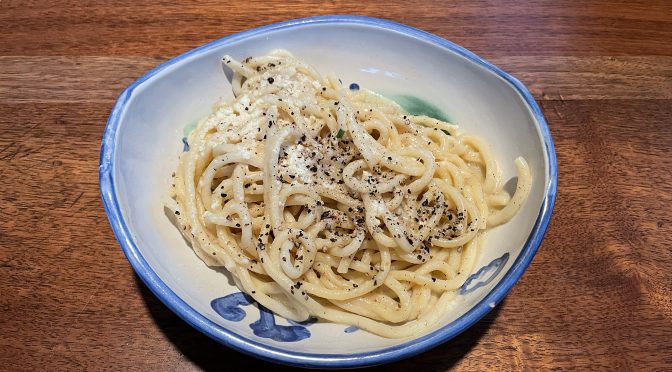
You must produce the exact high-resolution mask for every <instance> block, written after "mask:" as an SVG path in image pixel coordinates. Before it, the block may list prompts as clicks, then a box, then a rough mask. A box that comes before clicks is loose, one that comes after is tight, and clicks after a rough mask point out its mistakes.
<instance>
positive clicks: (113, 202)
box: [99, 15, 558, 368]
mask: <svg viewBox="0 0 672 372" xmlns="http://www.w3.org/2000/svg"><path fill="white" fill-rule="evenodd" d="M309 24H354V25H365V26H373V27H376V28H379V29H385V30H389V31H394V32H398V33H401V34H404V35H407V36H410V37H413V38H415V39H418V40H421V41H425V42H430V43H432V44H434V45H436V46H438V47H441V48H445V49H448V50H450V51H452V52H454V53H456V54H458V55H460V56H462V57H465V58H467V59H469V60H470V61H472V62H474V63H476V64H478V65H480V66H483V67H485V68H487V69H488V70H490V71H492V72H494V73H495V74H497V75H498V76H499V77H501V78H502V79H504V80H506V81H507V82H508V83H510V84H511V85H512V86H513V87H514V88H515V89H516V91H517V92H518V93H519V94H520V95H521V96H522V97H523V99H524V100H525V102H526V103H527V106H528V108H529V109H530V111H531V112H532V113H533V115H534V117H535V119H536V121H537V123H538V126H539V131H540V132H541V135H542V137H543V140H544V144H545V146H546V156H547V158H548V174H547V176H548V179H549V183H548V186H547V188H546V192H545V198H544V201H543V203H542V206H541V209H540V211H539V215H538V217H537V220H536V221H535V224H534V227H533V229H532V232H531V234H530V236H529V237H528V239H527V241H526V242H525V245H524V246H523V249H522V251H521V253H520V255H519V256H518V258H517V259H516V260H515V262H514V263H513V265H512V266H511V268H510V269H509V270H508V272H507V273H506V274H505V276H504V278H502V280H501V281H500V282H499V283H498V284H497V285H496V286H495V287H494V288H493V289H492V291H491V292H490V293H488V294H487V295H486V296H485V298H483V300H481V301H480V302H479V303H478V304H476V306H474V307H473V308H472V309H470V310H469V311H468V312H467V313H466V314H464V315H463V316H461V317H460V318H458V319H457V320H455V321H453V322H452V323H450V324H447V325H445V326H444V327H442V328H440V329H437V330H435V331H434V332H432V333H430V334H428V335H426V336H423V337H421V338H418V339H414V340H411V341H409V342H406V343H404V344H401V345H397V346H393V347H389V348H385V349H382V350H378V351H374V352H369V353H356V354H311V353H303V352H297V351H294V350H291V347H289V348H287V349H281V348H277V347H274V346H269V345H266V344H262V343H260V342H257V341H255V340H252V339H248V338H245V337H242V336H240V335H238V334H236V333H234V332H232V331H230V330H228V329H226V328H224V327H221V326H220V325H218V324H216V323H214V322H212V321H210V320H208V319H207V318H205V317H204V316H203V315H201V314H200V313H198V312H197V311H196V310H194V309H193V308H192V307H191V306H189V305H188V304H187V303H186V302H184V301H183V300H182V299H181V298H179V297H178V296H177V295H176V294H175V293H174V292H173V291H172V290H171V289H170V288H169V287H168V286H167V285H166V284H165V283H164V282H163V281H162V280H161V279H160V278H159V277H158V275H157V274H156V273H155V272H154V271H153V270H152V268H151V267H150V266H149V264H148V263H147V261H146V260H145V259H144V257H143V256H142V254H141V253H140V250H139V249H138V247H137V245H136V243H135V241H134V240H133V238H132V236H131V233H130V230H129V229H128V226H127V224H126V221H125V219H124V217H123V214H122V211H121V208H120V206H119V201H118V199H117V195H116V191H115V183H114V156H115V144H116V139H117V130H118V129H119V125H120V119H121V117H122V114H123V113H124V111H125V110H126V107H127V104H128V102H129V100H130V98H131V96H132V94H133V91H134V90H135V89H136V88H137V87H138V86H139V85H141V84H142V83H143V82H145V81H146V80H148V79H150V78H151V77H153V76H154V75H156V74H157V73H158V72H160V71H162V70H164V69H166V68H168V67H169V66H171V65H173V64H175V63H178V62H180V61H182V60H184V59H186V58H189V57H191V56H194V55H197V54H199V53H203V52H205V51H207V50H210V49H212V48H215V47H219V46H222V45H226V44H229V43H232V42H235V41H239V40H242V39H246V38H249V37H252V36H257V35H259V34H263V33H266V32H269V31H277V30H282V29H287V28H292V27H295V26H302V25H309ZM557 179H558V175H557V160H556V156H555V148H554V146H553V139H552V138H551V133H550V131H549V128H548V124H547V123H546V119H545V118H544V115H543V114H542V112H541V109H540V108H539V106H538V105H537V103H536V102H535V100H534V98H533V97H532V95H531V94H530V92H529V91H528V90H527V88H525V86H524V85H523V84H522V83H521V82H520V81H518V80H517V79H516V78H514V77H512V76H511V75H509V74H508V73H506V72H504V71H502V70H501V69H500V68H498V67H497V66H495V65H493V64H491V63H490V62H488V61H486V60H484V59H482V58H480V57H479V56H477V55H475V54H474V53H472V52H470V51H468V50H467V49H465V48H463V47H461V46H459V45H456V44H454V43H452V42H450V41H447V40H445V39H443V38H441V37H438V36H436V35H433V34H430V33H428V32H425V31H421V30H418V29H416V28H413V27H410V26H406V25H403V24H399V23H396V22H392V21H387V20H383V19H378V18H371V17H360V16H347V15H331V16H320V17H310V18H301V19H295V20H290V21H286V22H281V23H276V24H272V25H268V26H263V27H259V28H255V29H252V30H248V31H245V32H241V33H238V34H233V35H230V36H227V37H224V38H221V39H219V40H215V41H213V42H210V43H208V44H205V45H203V46H201V47H198V48H196V49H193V50H191V51H189V52H186V53H184V54H182V55H180V56H178V57H176V58H173V59H171V60H169V61H167V62H165V63H163V64H162V65H160V66H158V67H156V68H154V69H153V70H151V71H149V72H148V73H147V74H145V75H144V76H142V77H141V78H140V79H138V80H137V81H135V82H134V83H133V84H131V85H130V86H128V87H127V88H126V89H125V90H124V91H123V92H122V93H121V94H120V95H119V98H118V99H117V101H116V103H115V105H114V108H113V109H112V112H111V114H110V117H109V118H108V121H107V125H106V127H105V132H104V134H103V139H102V145H101V149H100V165H99V180H100V193H101V197H102V199H103V204H104V206H105V212H106V213H107V217H108V219H109V220H110V224H111V225H112V230H113V231H114V235H115V236H116V238H117V240H118V241H119V244H120V245H121V248H122V250H123V251H124V254H125V255H126V257H127V258H128V260H129V261H130V263H131V266H132V267H133V269H134V270H135V271H136V273H137V274H138V275H139V276H140V278H141V279H142V280H143V281H144V282H145V284H146V285H147V286H148V287H149V289H150V290H151V291H152V292H153V293H154V294H155V295H156V296H157V297H158V298H159V299H160V300H161V301H162V302H163V303H164V304H165V305H166V306H168V307H169V308H170V309H171V310H172V311H174V312H175V313H176V314H177V315H179V316H180V317H181V318H182V319H184V320H185V321H186V322H187V323H189V324H190V325H191V326H193V327H194V328H196V329H198V330H199V331H201V332H203V333H204V334H206V335H208V336H209V337H211V338H213V339H215V340H217V341H219V342H221V343H222V344H224V345H227V346H229V347H232V348H234V349H236V350H238V351H241V352H243V353H246V354H249V355H252V356H256V357H259V358H261V359H264V360H268V361H272V362H279V363H283V364H288V365H292V366H299V367H321V368H352V367H363V366H369V365H376V364H382V363H388V362H392V361H395V360H399V359H402V358H407V357H410V356H412V355H416V354H419V353H421V352H423V351H426V350H428V349H430V348H432V347H434V346H437V345H439V344H441V343H443V342H445V341H447V340H449V339H451V338H453V337H455V336H457V335H458V334H459V333H461V332H463V331H464V330H466V329H467V328H469V327H470V326H471V325H472V324H474V323H476V322H477V321H478V320H479V319H481V318H482V317H483V316H485V315H486V314H487V313H488V312H490V310H492V308H491V307H490V306H489V304H491V303H495V304H499V303H500V302H501V301H502V299H503V298H504V296H506V294H507V293H508V292H509V291H510V290H511V288H512V287H513V285H514V284H515V283H516V282H517V281H518V278H520V276H521V275H522V274H523V272H524V271H525V269H526V268H527V266H528V265H529V264H530V262H531V261H532V258H533V257H534V255H535V253H536V252H537V249H538V248H539V245H540V244H541V241H542V239H543V237H544V233H545V232H546V228H547V227H548V223H549V221H550V219H551V214H552V212H553V206H554V204H555V197H556V193H557Z"/></svg>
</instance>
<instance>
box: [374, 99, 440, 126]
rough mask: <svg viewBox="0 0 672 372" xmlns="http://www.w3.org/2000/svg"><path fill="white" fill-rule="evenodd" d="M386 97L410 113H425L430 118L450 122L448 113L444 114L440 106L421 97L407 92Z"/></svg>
mask: <svg viewBox="0 0 672 372" xmlns="http://www.w3.org/2000/svg"><path fill="white" fill-rule="evenodd" d="M387 97H388V98H390V99H392V100H393V101H395V102H396V103H397V104H399V106H401V107H402V108H403V109H404V110H405V111H406V112H408V113H409V114H411V115H425V116H429V117H430V118H434V119H438V120H442V121H447V122H451V123H452V121H451V120H450V118H449V117H448V115H446V114H445V113H444V112H443V111H442V110H441V109H440V108H438V107H436V106H435V105H433V104H431V103H429V102H427V101H425V100H424V99H422V98H419V97H416V96H411V95H407V94H395V95H389V96H387Z"/></svg>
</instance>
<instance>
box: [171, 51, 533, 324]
mask: <svg viewBox="0 0 672 372" xmlns="http://www.w3.org/2000/svg"><path fill="white" fill-rule="evenodd" d="M223 63H224V64H225V66H227V67H228V68H230V69H231V70H233V71H234V75H233V79H232V85H233V92H234V95H235V99H234V100H233V101H231V102H222V103H219V104H218V105H217V106H216V107H215V110H214V113H213V114H212V115H210V116H208V117H206V118H204V119H203V120H201V121H200V123H199V125H198V126H197V128H196V129H195V130H194V131H193V132H192V133H191V134H190V135H189V138H188V143H189V150H188V151H186V152H184V153H183V154H182V155H181V157H180V161H179V165H178V168H177V170H176V172H175V174H174V188H173V189H172V198H171V199H170V200H169V201H168V202H167V206H168V208H170V209H171V210H172V211H173V212H174V213H175V215H176V219H177V223H178V224H179V227H180V229H181V230H182V233H183V235H184V236H185V238H186V239H187V240H188V241H189V242H190V243H191V246H192V248H193V250H194V251H195V252H196V253H197V254H198V255H199V257H200V258H201V259H202V260H203V261H205V262H206V263H207V264H208V265H213V266H222V265H223V266H225V267H226V269H227V270H228V271H229V272H231V274H232V275H233V277H234V279H235V281H236V284H237V285H238V287H239V288H240V289H241V290H243V291H244V292H246V293H247V294H249V295H250V296H252V297H253V298H254V299H255V300H257V301H258V302H259V303H260V304H262V305H263V306H265V307H267V308H269V309H271V310H272V311H273V312H275V313H277V314H279V315H281V316H284V317H286V318H289V319H293V320H305V319H306V318H307V317H308V316H310V315H313V316H317V317H319V318H322V319H326V320H329V321H333V322H338V323H344V324H350V325H356V326H357V327H360V328H363V329H365V330H368V331H370V332H372V333H375V334H378V335H381V336H384V337H406V336H411V335H415V334H417V333H420V332H422V331H424V330H426V329H427V328H429V327H431V326H432V325H434V324H435V323H436V322H437V321H438V320H439V319H441V317H442V316H444V315H445V313H446V311H448V308H449V304H450V302H451V300H452V299H453V298H454V297H455V296H456V290H457V289H458V288H459V287H460V286H461V285H462V284H463V283H464V281H465V279H466V278H467V276H468V275H469V274H470V273H471V272H472V270H473V268H474V263H475V261H476V259H477V256H478V253H479V249H480V247H481V245H482V243H483V238H484V232H485V230H486V229H487V228H489V227H492V226H496V225H499V224H502V223H504V222H506V221H508V220H509V219H510V218H511V217H512V216H513V215H514V214H515V213H516V212H517V210H518V208H519V207H520V206H521V204H522V203H524V201H525V200H526V198H527V196H528V194H529V191H530V187H531V177H530V171H529V169H528V166H527V163H526V162H525V160H524V159H523V158H522V157H519V158H517V159H516V160H515V165H516V167H517V170H518V185H517V190H516V192H515V194H514V195H513V197H510V196H509V195H508V194H507V193H506V192H505V191H503V190H502V180H501V174H500V170H499V168H498V166H497V162H496V161H495V159H494V158H493V156H492V153H491V151H490V149H489V146H488V144H486V143H485V141H483V140H482V139H479V138H477V137H475V136H472V135H468V134H462V133H460V132H459V131H458V129H457V127H456V126H454V125H451V124H449V123H446V122H442V121H438V120H436V119H432V118H429V117H425V116H412V115H409V114H407V113H405V112H404V111H403V110H402V109H401V108H400V107H399V106H398V105H396V104H395V103H394V102H392V101H390V100H387V99H385V98H383V97H381V96H378V95H376V94H374V93H372V92H370V91H366V90H363V89H362V90H349V89H344V88H343V87H342V85H341V83H340V82H339V80H338V79H336V78H335V77H333V76H327V77H326V78H321V77H320V76H319V75H318V73H317V72H316V71H315V70H313V68H311V67H310V66H308V65H307V64H305V63H303V62H302V61H300V60H299V59H297V58H295V57H294V56H292V55H291V54H290V53H288V52H286V51H282V50H278V51H273V52H271V53H270V54H269V55H267V56H263V57H258V58H247V59H245V60H244V61H242V62H239V61H236V60H234V59H233V58H232V57H229V56H225V57H224V59H223Z"/></svg>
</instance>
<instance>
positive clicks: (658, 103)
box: [0, 0, 672, 371]
mask: <svg viewBox="0 0 672 372" xmlns="http://www.w3.org/2000/svg"><path fill="white" fill-rule="evenodd" d="M179 3H180V2H162V3H160V2H147V3H145V4H136V2H135V1H114V2H113V1H109V2H101V1H89V2H84V1H68V2H66V1H63V2H55V1H1V2H0V35H1V36H0V369H3V370H4V369H7V370H64V369H67V370H72V369H85V370H97V369H113V370H126V369H129V370H147V369H150V370H168V371H169V370H179V371H182V370H192V369H199V368H202V369H222V368H227V369H234V370H235V369H236V368H239V367H236V368H232V367H231V365H232V363H236V365H241V366H242V365H245V366H247V368H246V369H247V370H252V369H251V368H253V367H261V368H263V367H268V366H269V365H268V364H266V363H264V362H261V361H257V360H256V359H253V358H251V357H248V356H245V355H242V354H239V353H237V352H235V351H233V350H230V349H228V348H226V347H223V346H220V345H219V344H217V343H215V342H214V341H211V340H210V339H208V338H207V337H206V336H203V335H201V334H200V333H198V332H197V331H195V330H193V329H192V328H191V327H190V326H188V325H187V324H186V323H184V322H183V321H181V320H180V319H179V318H178V317H177V316H175V315H174V314H173V313H172V312H170V311H169V310H168V309H167V308H166V307H165V306H164V305H163V304H162V303H161V302H160V301H159V300H157V298H156V297H154V296H153V295H152V294H151V293H150V292H149V290H148V289H147V288H146V287H145V286H144V285H143V284H142V283H140V282H139V280H138V279H137V277H136V276H135V274H134V273H133V271H132V269H131V268H130V266H129V264H128V262H127V261H126V259H125V257H124V255H123V253H122V252H121V249H120V248H119V245H118V244H117V242H116V240H115V239H114V236H113V234H112V231H111V229H110V227H109V224H108V223H107V218H106V216H105V213H104V211H103V208H102V205H101V201H100V197H99V193H98V154H99V148H100V139H101V136H102V132H103V127H104V124H105V122H106V119H107V116H108V114H109V112H110V109H111V108H112V105H113V103H114V99H115V98H116V96H117V95H118V94H119V93H120V92H121V90H122V89H123V88H124V87H125V86H126V85H128V84H129V83H131V82H132V81H133V80H135V79H136V78H138V77H139V76H140V75H142V74H143V73H144V72H146V71H147V70H148V69H150V68H152V67H154V66H156V65H157V64H159V63H161V62H162V61H165V60H167V59H169V58H171V57H174V56H176V55H177V54H179V53H182V52H184V51H187V50H189V49H192V48H194V47H196V46H199V45H201V44H204V43H206V42H208V41H211V40H214V39H217V38H219V37H222V36H225V35H227V34H230V33H232V32H237V31H242V30H245V29H248V28H250V27H254V26H259V25H263V24H268V23H273V22H277V21H281V20H286V19H290V18H297V17H302V16H309V15H316V14H327V13H352V14H362V15H369V16H377V17H384V18H388V19H392V20H395V21H399V22H402V23H405V24H408V25H411V26H415V27H419V28H422V29H424V30H427V31H429V32H433V33H436V34H437V35H440V36H442V37H445V38H447V39H449V40H452V41H454V42H457V43H459V44H461V45H463V46H465V47H467V48H469V49H471V50H472V51H474V52H475V53H477V54H479V55H481V56H482V57H485V58H487V59H490V60H491V61H492V62H494V63H495V64H497V65H499V66H501V67H502V68H504V69H505V70H507V71H509V72H511V73H513V74H514V75H515V76H516V77H518V78H519V79H520V80H522V81H523V83H525V84H526V85H528V86H529V87H530V89H531V91H532V93H533V94H534V96H535V98H536V99H537V100H538V101H539V103H540V106H541V107H542V109H543V111H544V114H545V115H546V118H547V120H548V123H549V126H550V128H551V132H552V134H553V139H554V141H555V145H556V149H557V156H558V164H559V190H558V199H557V203H556V206H555V213H554V216H553V219H552V221H551V224H550V226H549V229H548V232H547V234H546V238H545V240H544V242H543V244H542V246H541V248H540V249H539V252H538V254H537V256H536V257H535V259H534V261H533V262H532V264H531V266H530V267H529V269H528V270H527V272H526V273H525V275H524V276H523V277H522V278H521V280H520V281H519V282H518V284H517V285H516V286H515V287H514V288H513V290H512V291H511V293H510V294H509V296H508V297H507V298H506V300H505V301H503V302H502V304H501V305H499V306H498V307H497V308H496V309H495V310H494V311H493V312H491V313H490V314H489V315H487V316H486V317H485V318H484V319H483V320H482V321H480V322H479V323H478V324H476V325H475V326H474V327H472V328H471V329H469V330H468V331H466V332H465V333H463V334H461V335H460V336H458V337H457V338H455V339H453V340H452V341H449V342H447V343H445V344H443V345H441V346H438V347H436V348H435V349H433V350H430V351H428V352H425V353H424V354H421V355H418V356H416V357H413V358H410V359H408V360H405V361H401V362H397V363H394V364H391V365H388V366H385V367H382V368H380V367H379V368H380V369H381V370H383V369H385V370H407V369H416V370H446V369H451V368H454V369H457V370H484V369H494V368H502V369H505V370H518V369H532V370H536V369H539V368H544V369H545V368H554V367H559V368H563V369H564V368H580V369H606V370H623V369H626V370H627V369H637V370H649V369H655V368H658V369H666V368H667V369H669V368H672V249H671V248H672V234H671V233H672V154H671V153H670V150H671V149H672V2H670V1H645V2H630V1H627V2H626V1H623V2H608V1H589V2H581V1H545V2H535V3H532V2H523V1H519V2H509V4H503V3H504V2H499V1H463V2H452V1H433V2H425V1H414V0H409V1H404V2H395V3H391V2H390V1H373V2H360V1H345V2H342V1H327V2H315V3H313V2H309V1H294V2H289V3H286V4H282V5H280V4H273V2H271V1H245V2H220V1H212V2H205V1H203V2H192V3H189V4H187V5H184V4H182V5H179ZM240 368H242V367H240Z"/></svg>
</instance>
